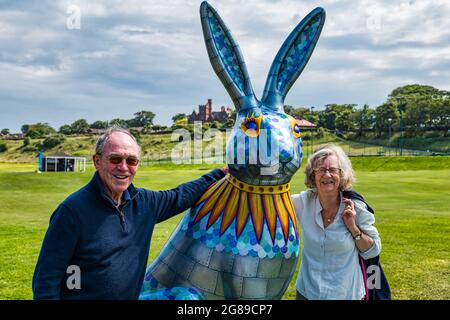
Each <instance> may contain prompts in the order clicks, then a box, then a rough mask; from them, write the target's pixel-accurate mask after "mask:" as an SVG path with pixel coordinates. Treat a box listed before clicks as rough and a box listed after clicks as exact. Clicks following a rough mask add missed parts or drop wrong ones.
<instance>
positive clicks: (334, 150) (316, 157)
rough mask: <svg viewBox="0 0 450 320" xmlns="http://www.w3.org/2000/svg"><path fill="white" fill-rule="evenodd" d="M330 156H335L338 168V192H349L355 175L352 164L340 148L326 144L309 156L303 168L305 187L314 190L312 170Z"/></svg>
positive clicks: (313, 173) (314, 183)
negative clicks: (339, 178) (339, 179)
mask: <svg viewBox="0 0 450 320" xmlns="http://www.w3.org/2000/svg"><path fill="white" fill-rule="evenodd" d="M330 156H335V157H336V158H337V160H338V163H339V167H340V169H341V170H340V177H341V181H340V185H339V191H344V190H350V189H351V188H352V185H353V183H354V182H355V173H354V172H353V168H352V163H351V161H350V159H349V158H348V156H347V155H346V154H345V152H344V150H342V148H341V147H339V146H337V145H335V144H332V143H328V144H324V145H321V146H319V147H318V148H317V149H316V150H314V153H313V154H312V155H311V156H309V158H308V163H307V164H306V168H305V185H306V186H307V187H308V188H316V181H315V172H314V169H316V168H318V167H319V166H320V165H321V164H322V163H323V162H324V161H325V159H327V158H328V157H330Z"/></svg>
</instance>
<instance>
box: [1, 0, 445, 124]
mask: <svg viewBox="0 0 450 320" xmlns="http://www.w3.org/2000/svg"><path fill="white" fill-rule="evenodd" d="M209 2H210V4H211V5H213V6H214V7H215V8H216V9H217V11H218V12H219V14H220V15H221V17H222V18H223V20H224V21H225V23H226V24H227V25H228V27H229V28H230V30H231V32H232V34H233V35H234V37H235V39H236V40H237V42H238V44H239V45H240V47H241V51H242V53H243V55H244V58H245V61H246V64H247V67H248V70H249V73H250V76H251V78H252V83H253V87H254V90H255V93H256V95H257V96H260V95H261V93H262V91H263V87H264V84H265V81H266V76H267V72H268V70H269V67H270V65H271V63H272V60H273V58H274V57H275V55H276V53H277V51H278V49H279V47H280V46H281V44H282V43H283V41H284V39H285V38H286V36H287V35H288V34H289V32H290V31H291V30H292V29H293V28H294V27H295V25H296V24H297V23H298V22H299V21H300V20H301V19H302V18H303V17H304V16H305V15H306V14H308V13H309V12H310V11H311V10H312V9H314V8H315V7H317V6H322V7H323V8H325V10H326V11H327V21H326V23H325V27H324V30H323V32H322V36H321V39H320V40H319V43H318V45H317V47H316V50H315V52H314V53H313V56H312V58H311V60H310V61H309V63H308V66H307V67H306V68H305V70H304V72H303V73H302V75H301V76H300V78H299V79H298V80H297V82H296V84H295V85H294V86H293V87H292V89H291V91H290V93H289V94H288V96H287V98H286V103H288V104H292V105H303V106H311V105H314V106H316V107H321V106H323V105H324V104H326V103H333V102H336V103H346V102H348V103H359V104H363V103H368V104H370V105H372V106H376V105H377V104H380V103H382V102H383V101H384V100H385V99H386V96H387V94H388V93H389V92H390V91H391V90H393V89H394V88H396V87H398V86H401V85H405V84H408V83H411V82H413V83H422V84H429V85H433V86H436V87H438V88H440V89H447V90H448V89H449V88H450V80H449V77H448V75H447V70H448V69H449V66H450V61H449V60H450V58H449V57H450V20H449V19H448V16H449V15H450V3H449V2H448V1H445V0H432V1H425V0H410V1H404V0H400V1H388V0H377V1H373V0H372V1H369V0H360V1H350V0H333V1H330V0H323V1H298V0H278V1H272V0H271V1H269V0H247V1H245V0H230V1H226V2H223V1H218V0H211V1H209ZM200 3H201V1H200V0H183V1H182V0H171V1H163V0H147V1H142V0H127V1H119V0H108V1H106V0H105V1H95V2H93V1H88V0H76V1H73V0H64V1H50V0H47V1H37V0H34V1H11V2H8V3H6V4H5V2H2V3H1V4H0V46H1V48H2V51H1V52H0V77H1V78H2V79H7V81H4V83H2V86H1V87H0V111H1V113H2V115H4V116H3V117H1V118H0V128H4V127H7V128H10V129H12V131H17V130H19V128H20V126H21V125H22V124H24V123H33V122H38V121H43V122H49V123H50V124H52V125H53V126H55V127H59V126H60V125H62V124H64V123H71V122H73V121H75V120H77V119H79V118H86V119H88V120H89V121H91V122H93V121H95V120H100V119H102V120H108V119H112V118H117V117H124V118H127V117H132V114H133V113H134V112H136V111H138V110H141V109H142V108H144V107H145V108H149V110H152V111H153V112H155V113H156V114H157V117H156V121H157V122H160V123H164V124H169V123H170V119H171V117H172V115H173V114H175V113H179V112H185V113H190V112H191V111H192V109H193V108H196V106H197V105H198V104H201V103H205V102H206V99H208V98H212V99H213V100H214V103H215V106H216V107H218V106H219V105H223V104H227V105H230V104H231V100H230V98H229V97H228V95H227V93H226V91H225V89H224V88H223V87H222V84H221V83H220V81H219V80H218V78H217V76H216V75H215V74H214V72H213V70H212V68H211V66H210V63H209V60H208V56H207V54H206V50H205V46H204V42H203V35H202V30H201V24H200V18H199V5H200ZM70 5H76V6H78V7H79V8H80V15H81V16H80V17H81V21H80V22H81V24H80V27H81V28H80V29H79V30H69V29H67V27H66V20H67V18H68V13H67V8H68V7H69V6H70Z"/></svg>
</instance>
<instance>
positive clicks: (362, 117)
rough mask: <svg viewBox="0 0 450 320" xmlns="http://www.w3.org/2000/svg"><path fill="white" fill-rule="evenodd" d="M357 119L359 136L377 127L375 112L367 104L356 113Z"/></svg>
mask: <svg viewBox="0 0 450 320" xmlns="http://www.w3.org/2000/svg"><path fill="white" fill-rule="evenodd" d="M355 119H356V127H357V130H358V135H359V136H361V135H362V134H363V133H364V131H366V130H370V129H372V128H373V126H374V125H375V110H374V109H370V107H369V106H368V105H367V104H365V105H364V106H363V107H362V109H360V110H357V111H356V112H355Z"/></svg>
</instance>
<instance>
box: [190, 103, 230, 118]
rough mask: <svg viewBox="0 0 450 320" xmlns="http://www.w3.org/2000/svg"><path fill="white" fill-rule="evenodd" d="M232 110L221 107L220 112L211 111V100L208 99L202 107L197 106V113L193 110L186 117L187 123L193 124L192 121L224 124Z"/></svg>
mask: <svg viewBox="0 0 450 320" xmlns="http://www.w3.org/2000/svg"><path fill="white" fill-rule="evenodd" d="M232 112H233V110H232V109H231V108H230V107H225V106H222V107H220V111H212V99H208V102H207V103H206V104H204V105H199V106H198V112H197V111H195V110H193V111H192V114H191V115H190V116H188V123H194V121H202V122H213V121H219V122H224V121H226V120H227V119H228V118H229V117H230V116H231V113H232Z"/></svg>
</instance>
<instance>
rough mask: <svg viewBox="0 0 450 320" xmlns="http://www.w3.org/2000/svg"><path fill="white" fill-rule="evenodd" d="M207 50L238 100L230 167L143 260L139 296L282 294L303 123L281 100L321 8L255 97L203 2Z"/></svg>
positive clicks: (233, 48)
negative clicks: (148, 261) (149, 257)
mask: <svg viewBox="0 0 450 320" xmlns="http://www.w3.org/2000/svg"><path fill="white" fill-rule="evenodd" d="M200 15H201V22H202V28H203V35H204V38H205V42H206V48H207V51H208V55H209V59H210V61H211V64H212V67H213V69H214V71H215V72H216V74H217V76H218V77H219V79H220V80H221V82H222V83H223V85H224V86H225V88H226V90H227V91H228V93H229V95H230V96H231V99H232V101H233V103H234V105H235V107H236V111H237V115H236V122H235V125H234V128H233V131H232V134H231V136H230V138H229V140H228V142H227V146H226V154H227V164H228V167H229V172H230V173H229V174H228V175H227V176H226V177H225V178H223V179H222V180H220V181H218V182H216V183H215V184H213V185H211V186H210V187H209V188H208V189H207V191H206V192H205V193H204V194H203V195H201V197H200V198H199V200H198V202H197V203H196V205H195V206H194V207H192V208H191V209H190V210H189V211H188V212H187V213H186V214H185V216H184V218H183V219H182V220H181V222H180V223H179V224H178V226H177V228H176V229H175V231H174V232H173V234H172V235H171V237H170V239H169V240H168V242H167V243H166V244H165V246H164V248H163V249H162V250H161V252H160V254H159V255H158V256H157V257H156V259H155V260H154V261H153V262H152V263H151V264H150V266H149V267H148V269H147V271H146V274H145V279H144V283H143V286H142V292H141V295H140V298H141V299H281V298H282V296H283V294H284V293H285V291H286V289H287V287H288V285H289V282H290V280H291V278H292V275H293V273H294V271H295V268H296V264H297V260H298V256H299V241H300V239H299V234H298V229H297V228H298V226H297V222H296V217H295V213H294V209H293V205H292V202H291V193H290V184H289V182H290V180H291V178H292V176H293V175H294V174H295V173H296V171H297V170H298V169H299V167H300V164H301V161H302V156H303V153H302V141H301V138H300V129H299V127H298V126H297V124H296V122H295V120H294V119H293V118H292V117H291V116H289V115H287V114H286V113H285V112H284V109H283V104H284V99H285V96H286V94H287V93H288V91H289V89H290V88H291V86H292V85H293V84H294V82H295V80H296V79H297V78H298V76H299V75H300V73H301V72H302V71H303V69H304V67H305V65H306V63H307V62H308V60H309V58H310V56H311V54H312V52H313V50H314V47H315V45H316V43H317V41H318V38H319V35H320V33H321V30H322V27H323V24H324V21H325V11H324V10H323V9H322V8H316V9H314V10H313V11H311V12H310V13H309V14H308V15H307V16H306V17H305V18H304V19H303V20H302V21H301V22H300V23H299V24H298V25H297V26H296V27H295V29H294V30H293V31H292V32H291V33H290V35H289V36H288V37H287V39H286V40H285V42H284V43H283V45H282V46H281V49H280V50H279V52H278V54H277V55H276V57H275V59H274V61H273V63H272V66H271V68H270V71H269V75H268V77H267V81H266V85H265V88H264V93H263V96H262V98H261V100H258V99H257V98H256V97H255V94H254V92H253V89H252V85H251V83H250V77H249V75H248V72H247V67H246V65H245V63H244V59H243V57H242V54H241V52H240V49H239V47H238V45H237V44H236V42H235V40H234V39H233V37H232V35H231V33H230V31H229V29H228V28H227V27H226V26H225V23H224V22H223V21H222V19H221V18H220V16H219V14H218V13H217V12H216V10H214V8H212V7H211V6H210V5H209V4H208V3H207V2H203V3H202V4H201V7H200Z"/></svg>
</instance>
